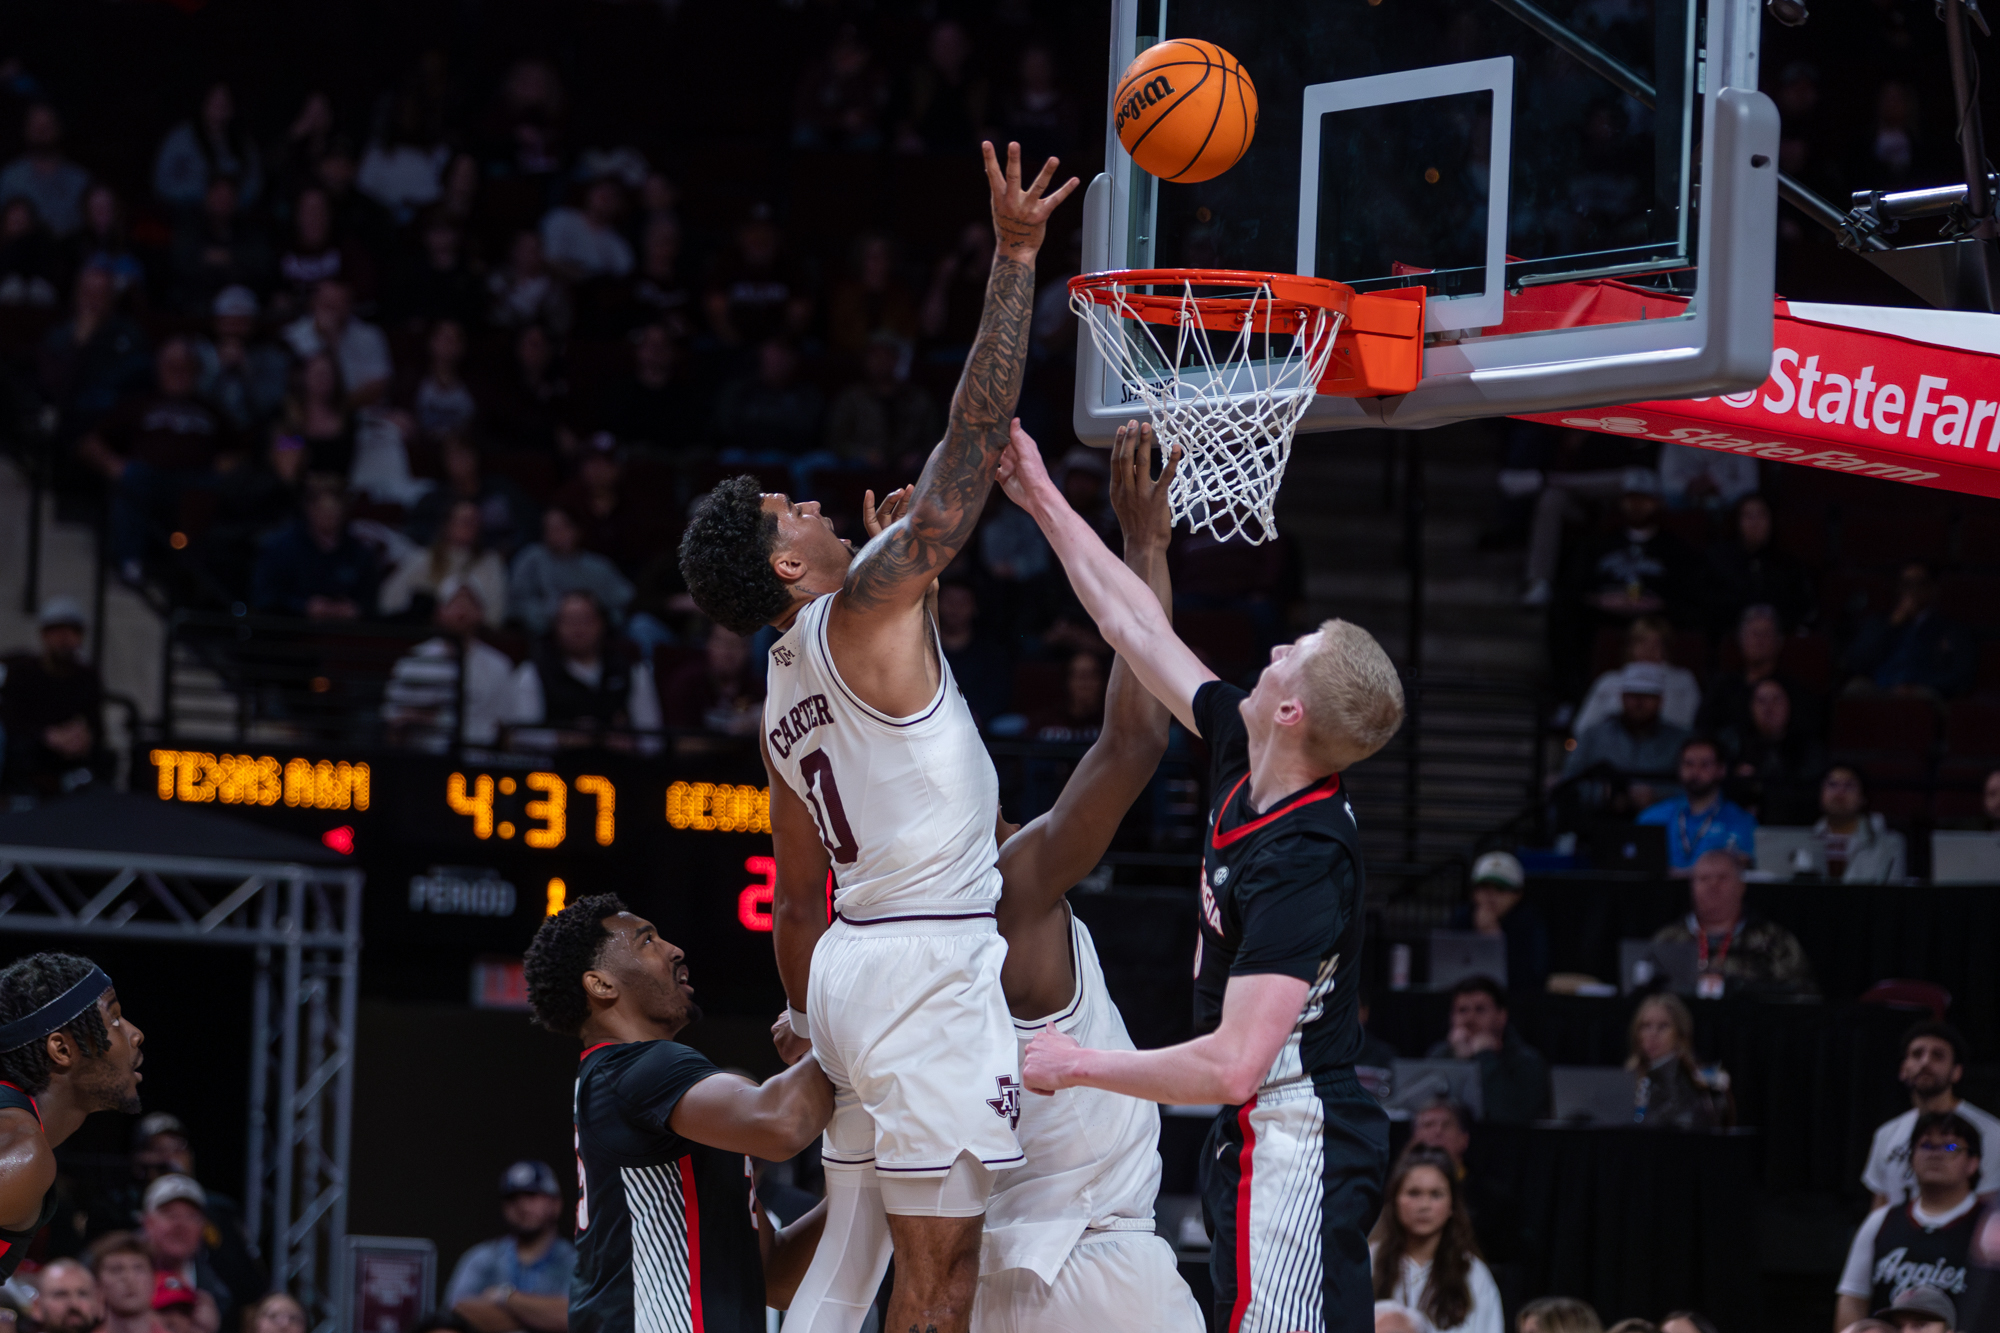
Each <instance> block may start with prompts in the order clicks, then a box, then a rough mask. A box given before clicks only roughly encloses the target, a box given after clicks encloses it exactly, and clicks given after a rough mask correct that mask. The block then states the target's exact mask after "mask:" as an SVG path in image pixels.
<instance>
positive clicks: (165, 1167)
mask: <svg viewBox="0 0 2000 1333" xmlns="http://www.w3.org/2000/svg"><path fill="white" fill-rule="evenodd" d="M129 1161H130V1162H131V1165H132V1176H131V1181H130V1183H129V1185H128V1186H127V1187H126V1188H124V1189H121V1190H118V1191H116V1192H114V1193H113V1194H112V1195H110V1196H109V1197H107V1198H106V1199H105V1200H104V1201H103V1202H104V1206H103V1207H101V1208H100V1207H98V1206H96V1205H93V1212H99V1213H101V1214H102V1215H103V1216H106V1217H111V1216H116V1217H117V1218H118V1220H119V1221H120V1222H123V1221H126V1220H129V1219H130V1218H133V1217H137V1216H139V1215H140V1213H141V1212H142V1211H143V1209H144V1202H145V1195H146V1191H147V1190H148V1189H150V1188H151V1187H152V1184H153V1182H154V1181H156V1180H158V1179H160V1178H161V1177H162V1176H169V1175H181V1176H188V1177H190V1178H196V1177H195V1159H194V1148H193V1145H192V1144H191V1143H190V1141H189V1139H188V1131H187V1126H186V1125H184V1124H182V1123H181V1120H180V1118H179V1117H178V1116H175V1115H172V1114H170V1113H168V1112H165V1111H154V1112H152V1113H151V1114H148V1115H145V1116H142V1117H140V1119H139V1123H138V1124H136V1125H134V1126H133V1127H132V1151H131V1155H130V1157H129ZM202 1193H203V1201H202V1214H203V1216H204V1217H205V1218H206V1219H207V1224H206V1226H205V1227H204V1228H203V1231H202V1235H203V1242H204V1244H206V1245H207V1247H208V1249H207V1254H208V1257H209V1260H210V1262H211V1264H212V1265H213V1267H214V1268H215V1271H216V1273H217V1275H218V1276H220V1277H221V1279H222V1282H223V1284H224V1285H225V1286H227V1287H228V1288H229V1290H230V1291H231V1292H233V1293H234V1294H235V1295H236V1296H237V1297H238V1298H239V1299H242V1300H247V1299H249V1298H250V1297H252V1296H253V1295H255V1293H257V1292H259V1291H262V1290H264V1289H265V1287H266V1286H268V1285H269V1283H268V1279H267V1277H266V1275H265V1273H264V1271H263V1269H262V1267H261V1266H260V1265H259V1264H258V1262H257V1260H256V1257H255V1256H254V1254H253V1253H252V1252H251V1247H250V1242H249V1239H248V1236H247V1235H246V1233H245V1231H244V1226H243V1210H242V1209H241V1207H239V1206H238V1205H237V1203H236V1201H235V1200H233V1199H230V1198H228V1197H227V1196H225V1195H221V1194H217V1193H216V1192H215V1191H214V1190H211V1189H206V1188H204V1189H203V1191H202Z"/></svg>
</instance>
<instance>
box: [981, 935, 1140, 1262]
mask: <svg viewBox="0 0 2000 1333" xmlns="http://www.w3.org/2000/svg"><path fill="white" fill-rule="evenodd" d="M1069 939H1070V963H1071V967H1072V968H1073V969H1074V971H1075V973H1076V993H1075V994H1074V995H1073V996H1072V997H1071V999H1070V1002H1069V1004H1068V1005H1067V1006H1065V1007H1064V1009H1063V1010H1062V1012H1061V1013H1058V1014H1051V1015H1050V1016H1049V1017H1047V1018H1038V1019H1036V1020H1034V1021H1033V1022H1028V1021H1025V1020H1022V1019H1018V1018H1017V1019H1015V1020H1014V1033H1015V1035H1016V1036H1017V1037H1018V1038H1019V1040H1020V1044H1021V1049H1023V1050H1026V1049H1027V1046H1028V1043H1029V1042H1030V1041H1032V1040H1034V1037H1035V1034H1036V1033H1038V1032H1040V1031H1041V1030H1042V1029H1043V1028H1044V1027H1046V1026H1047V1025H1048V1024H1050V1023H1054V1024H1055V1025H1056V1028H1057V1030H1058V1031H1061V1032H1065V1033H1068V1034H1069V1035H1070V1036H1072V1037H1074V1038H1076V1040H1077V1042H1078V1043H1079V1044H1080V1045H1083V1046H1087V1047H1090V1048H1091V1049H1093V1050H1100V1051H1104V1050H1109V1051H1129V1050H1132V1049H1134V1047H1133V1045H1132V1037H1131V1035H1130V1034H1129V1033H1127V1032H1126V1031H1125V1020H1124V1018H1123V1017H1122V1016H1121V1015H1120V1014H1119V1012H1118V1006H1117V1005H1115V1004H1113V1003H1112V1002H1111V992H1110V991H1109V990H1108V989H1106V988H1105V985H1104V970H1103V968H1102V967H1100V966H1099V965H1098V961H1097V946H1096V945H1095V944H1093V943H1092V942H1091V938H1090V931H1089V929H1088V928H1087V927H1086V926H1085V925H1084V924H1083V922H1081V921H1079V920H1077V918H1076V914H1075V913H1071V914H1070V919H1069ZM1014 1134H1015V1137H1017V1138H1019V1139H1020V1140H1021V1151H1022V1152H1024V1153H1026V1154H1027V1155H1028V1164H1027V1165H1026V1166H1022V1167H1018V1168H1016V1169H1015V1170H1012V1171H1006V1172H1003V1173H1001V1175H1000V1176H999V1177H998V1178H997V1179H996V1180H995V1182H994V1187H993V1195H992V1198H991V1199H989V1200H988V1202H987V1205H986V1238H985V1240H984V1242H983V1243H982V1246H981V1250H980V1257H979V1271H980V1274H981V1275H982V1276H983V1275H985V1274H988V1273H998V1272H1002V1271H1004V1270H1006V1269H1009V1268H1026V1269H1030V1270H1032V1271H1033V1272H1035V1273H1036V1274H1038V1275H1039V1276H1040V1277H1041V1279H1042V1281H1044V1282H1048V1283H1053V1282H1054V1281H1055V1280H1056V1274H1057V1273H1058V1272H1059V1271H1060V1270H1061V1269H1062V1266H1063V1261H1064V1260H1065V1259H1067V1258H1068V1257H1069V1252H1070V1249H1071V1248H1072V1247H1073V1246H1074V1245H1075V1244H1076V1242H1077V1241H1078V1240H1079V1239H1080V1238H1081V1237H1082V1236H1083V1233H1084V1232H1085V1231H1086V1230H1092V1229H1095V1230H1112V1231H1143V1232H1151V1231H1152V1230H1153V1201H1154V1200H1155V1199H1156V1198H1158V1197H1159V1193H1160V1108H1159V1107H1158V1106H1156V1105H1154V1104H1153V1103H1152V1102H1148V1101H1141V1100H1140V1099H1138V1098H1137V1097H1127V1096H1125V1095H1124V1094H1122V1093H1116V1092H1105V1091H1103V1090H1102V1089H1099V1088H1065V1089H1063V1090H1062V1091H1061V1092H1058V1093H1056V1094H1055V1095H1054V1096H1052V1097H1043V1096H1040V1095H1038V1094H1036V1093H1031V1092H1030V1093H1023V1094H1022V1096H1021V1122H1020V1124H1018V1125H1016V1126H1015V1128H1014Z"/></svg>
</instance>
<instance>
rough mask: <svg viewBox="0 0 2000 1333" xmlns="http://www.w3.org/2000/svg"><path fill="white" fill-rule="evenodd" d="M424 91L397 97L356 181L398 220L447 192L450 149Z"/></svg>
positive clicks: (364, 157) (363, 158)
mask: <svg viewBox="0 0 2000 1333" xmlns="http://www.w3.org/2000/svg"><path fill="white" fill-rule="evenodd" d="M429 121H430V117H429V116H428V115H427V114H426V111H425V108H424V105H423V101H422V99H421V97H420V95H418V94H415V93H409V92H406V93H405V94H403V95H402V96H401V97H398V98H397V99H396V102H395V108H394V110H393V111H392V112H391V113H390V116H389V119H388V121H387V122H386V123H385V124H384V125H383V126H382V131H381V133H380V134H378V135H376V136H375V137H374V138H373V139H371V140H369V142H368V148H367V150H366V151H365V152H363V153H362V154H361V166H360V169H359V170H358V171H357V172H356V173H355V176H354V185H355V188H356V189H358V190H360V191H361V193H363V194H365V195H367V196H368V197H369V198H371V199H373V200H374V201H375V202H376V203H378V204H380V205H381V206H382V207H383V208H385V209H387V210H388V212H389V215H390V216H391V217H393V218H394V219H395V220H396V221H397V222H399V223H402V222H408V221H409V220H410V218H412V217H414V216H415V215H416V213H417V211H418V210H419V209H421V208H423V207H425V206H426V205H428V204H432V203H435V202H436V201H437V198H438V196H439V195H441V194H442V193H444V168H445V164H446V163H447V162H449V161H451V149H450V147H449V146H447V145H445V144H443V143H440V142H439V141H438V135H437V133H436V131H435V127H434V126H433V125H432V124H430V123H429Z"/></svg>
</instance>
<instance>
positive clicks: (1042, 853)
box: [779, 468, 1205, 1333]
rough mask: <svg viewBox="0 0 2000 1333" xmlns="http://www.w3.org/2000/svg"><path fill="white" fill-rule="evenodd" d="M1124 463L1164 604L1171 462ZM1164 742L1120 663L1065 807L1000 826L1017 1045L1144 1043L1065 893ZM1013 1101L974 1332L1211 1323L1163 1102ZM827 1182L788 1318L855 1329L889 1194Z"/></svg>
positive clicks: (1124, 492) (1135, 565)
mask: <svg viewBox="0 0 2000 1333" xmlns="http://www.w3.org/2000/svg"><path fill="white" fill-rule="evenodd" d="M1113 475H1114V481H1113V485H1112V494H1111V499H1112V505H1113V507H1114V509H1116V511H1117V513H1118V519H1119V524H1120V526H1121V527H1122V528H1123V529H1124V533H1125V560H1126V563H1127V564H1128V565H1129V566H1130V567H1131V568H1132V569H1133V571H1134V572H1135V573H1137V574H1138V575H1139V576H1140V577H1141V578H1142V579H1145V580H1146V581H1147V582H1148V584H1149V585H1150V586H1151V588H1152V590H1153V592H1154V594H1155V595H1156V597H1157V598H1158V599H1159V601H1160V604H1161V605H1162V607H1170V606H1171V604H1172V600H1171V593H1170V589H1169V587H1168V582H1167V564H1166V548H1167V542H1168V539H1169V538H1170V537H1171V536H1172V528H1171V525H1170V521H1169V518H1168V512H1167V503H1166V497H1167V487H1168V484H1169V483H1170V481H1171V473H1163V474H1162V475H1161V476H1160V477H1159V478H1158V480H1157V481H1155V480H1153V479H1152V478H1151V477H1150V476H1143V477H1142V476H1140V475H1138V474H1137V473H1136V472H1135V471H1134V470H1132V469H1125V468H1114V472H1113ZM1166 744H1167V710H1166V709H1165V708H1164V707H1163V706H1162V705H1161V704H1160V703H1159V702H1158V701H1156V700H1155V699H1153V697H1152V696H1151V695H1149V694H1148V693H1147V692H1146V690H1145V689H1144V688H1143V687H1142V686H1140V685H1139V684H1138V682H1137V681H1136V680H1135V679H1134V678H1133V676H1132V674H1131V672H1130V670H1129V669H1128V668H1126V666H1125V665H1124V664H1123V663H1122V662H1120V663H1116V664H1114V666H1113V668H1112V671H1111V679H1110V684H1109V687H1108V689H1107V690H1106V694H1105V708H1104V729H1103V732H1102V733H1101V734H1100V735H1099V736H1098V738H1097V740H1096V742H1095V743H1094V744H1093V745H1092V746H1091V747H1090V750H1089V752H1088V753H1086V754H1085V755H1084V757H1083V759H1082V760H1081V762H1079V763H1078V765H1077V767H1076V770H1075V772H1074V773H1072V774H1071V776H1070V778H1069V781H1068V782H1067V783H1066V784H1065V786H1064V788H1063V791H1062V794H1061V795H1060V796H1059V797H1058V798H1057V800H1056V804H1055V806H1054V808H1053V809H1051V810H1050V811H1049V812H1048V813H1046V814H1044V815H1041V816H1039V817H1038V818H1036V819H1034V820H1032V821H1031V822H1029V823H1028V824H1027V825H1026V826H1025V827H1021V828H1018V829H1017V828H1016V827H1015V826H1013V825H1011V824H1008V823H1006V822H1004V821H1002V822H1001V824H1000V827H999V830H998V836H999V838H1000V840H1001V845H1000V858H999V864H1000V872H1001V875H1002V879H1003V885H1004V887H1003V892H1002V895H1001V898H1000V904H999V925H1000V932H1001V935H1002V936H1003V937H1004V938H1005V939H1006V941H1007V946H1008V948H1007V957H1006V963H1005V965H1004V967H1003V969H1002V974H1001V980H1002V985H1003V987H1004V989H1005V992H1006V997H1007V1007H1008V1009H1009V1011H1010V1012H1011V1013H1012V1015H1013V1024H1012V1026H1013V1030H1014V1033H1015V1037H1016V1040H1017V1041H1018V1042H1019V1044H1020V1045H1021V1046H1026V1045H1027V1043H1028V1042H1029V1041H1030V1040H1031V1039H1032V1038H1033V1037H1034V1036H1035V1034H1036V1033H1038V1032H1040V1031H1041V1030H1042V1029H1043V1028H1045V1027H1048V1026H1054V1027H1055V1028H1056V1029H1057V1030H1058V1031H1061V1032H1064V1033H1066V1034H1068V1035H1069V1036H1071V1037H1072V1038H1074V1039H1075V1040H1076V1041H1078V1042H1080V1043H1082V1044H1084V1045H1087V1046H1093V1047H1103V1048H1109V1049H1117V1050H1131V1049H1132V1039H1131V1037H1130V1035H1129V1034H1128V1033H1127V1032H1126V1030H1125V1023H1124V1020H1123V1019H1122V1018H1121V1017H1120V1016H1119V1013H1118V1009H1117V1007H1116V1006H1115V1005H1114V1004H1113V1003H1112V1001H1111V995H1110V992H1109V991H1108V990H1107V989H1106V987H1105V984H1104V973H1103V969H1102V968H1101V967H1100V966H1099V965H1098V960H1097V950H1096V946H1095V945H1094V944H1093V943H1092V941H1091V937H1090V931H1089V930H1088V928H1086V927H1085V926H1084V924H1083V922H1082V921H1080V920H1078V919H1076V918H1075V917H1074V916H1073V915H1072V914H1071V912H1070V910H1069V906H1068V903H1067V901H1066V898H1065V895H1066V892H1067V890H1068V889H1069V887H1070V886H1071V885H1073V884H1075V883H1076V882H1077V881H1078V880H1079V879H1081V878H1082V877H1083V876H1084V875H1085V874H1087V873H1089V872H1090V871H1091V870H1092V869H1093V868H1095V867H1096V866H1097V865H1098V864H1099V862H1100V861H1101V860H1102V859H1103V856H1104V851H1105V848H1106V847H1108V846H1109V845H1110V842H1111V839H1112V837H1113V836H1114V835H1115V834H1116V833H1117V831H1118V825H1119V823H1120V821H1121V820H1122V819H1123V818H1124V816H1125V813H1126V811H1127V809H1128V808H1129V807H1130V806H1131V804H1132V802H1133V801H1134V800H1135V799H1136V798H1137V797H1138V796H1139V795H1140V794H1141V793H1142V792H1143V791H1144V790H1145V788H1146V785H1147V783H1148V781H1149V780H1150V779H1151V778H1152V776H1153V773H1154V771H1155V769H1156V768H1157V767H1158V765H1159V761H1160V756H1161V754H1162V753H1163V752H1164V751H1165V749H1166ZM822 857H824V853H822ZM821 864H822V867H823V865H824V860H822V863H821ZM820 873H823V869H822V870H821V872H820ZM784 1023H785V1020H782V1019H781V1020H780V1024H779V1026H780V1028H781V1029H782V1028H783V1026H784ZM1004 1104H1005V1103H1004V1101H1003V1105H1004ZM1019 1114H1020V1123H1019V1126H1018V1130H1017V1133H1018V1135H1019V1138H1020V1142H1021V1147H1022V1149H1023V1151H1024V1152H1025V1153H1026V1155H1027V1161H1026V1163H1025V1164H1024V1165H1022V1166H1020V1167H1018V1168H1016V1169H1014V1170H1010V1171H1007V1172H1005V1173H1003V1174H1001V1175H1000V1177H999V1179H998V1182H997V1184H996V1186H995V1189H994V1192H993V1196H992V1198H991V1199H990V1200H989V1201H988V1205H987V1211H986V1235H985V1241H984V1245H983V1249H982V1253H981V1258H980V1280H979V1295H978V1300H977V1303H976V1305H975V1308H974V1312H973V1324H972V1326H973V1328H974V1330H976V1333H1030V1331H1031V1330H1032V1331H1033V1333H1052V1331H1057V1330H1077V1331H1078V1333H1083V1331H1085V1330H1088V1331H1089V1333H1101V1331H1102V1330H1107V1329H1117V1328H1133V1329H1145V1330H1147V1331H1148V1333H1201V1330H1202V1329H1203V1328H1204V1327H1205V1321H1204V1319H1203V1317H1202V1312H1201V1307H1200V1305H1199V1304H1198V1303H1197V1302H1196V1301H1195V1299H1194V1296H1193V1294H1192V1293H1191V1292H1190V1291H1189V1290H1188V1287H1187V1284H1186V1283H1185V1282H1183V1281H1182V1280H1181V1277H1180V1274H1179V1272H1178V1271H1177V1269H1176V1267H1175V1262H1174V1253H1173V1248H1172V1246H1170V1245H1168V1244H1167V1242H1166V1241H1165V1240H1163V1239H1161V1238H1160V1237H1159V1236H1158V1235H1156V1234H1154V1224H1153V1203H1154V1199H1155V1197H1156V1196H1157V1195H1158V1193H1159V1188H1160V1155H1159V1137H1160V1115H1159V1108H1158V1107H1157V1106H1155V1105H1154V1104H1153V1103H1151V1102H1145V1101H1140V1100H1138V1099H1136V1098H1132V1097H1125V1096H1120V1095H1119V1094H1117V1093H1111V1092H1103V1091H1100V1090H1098V1089H1094V1088H1071V1089H1067V1090H1065V1091H1063V1092H1059V1093H1057V1094H1055V1095H1054V1096H1028V1097H1025V1098H1021V1099H1020V1100H1019ZM827 1179H828V1182H829V1205H830V1206H833V1207H836V1208H840V1207H841V1205H842V1204H843V1203H844V1204H845V1207H844V1208H841V1211H838V1212H837V1213H836V1214H835V1216H834V1217H833V1218H832V1219H831V1220H830V1221H829V1224H828V1226H827V1227H826V1229H825V1232H824V1234H823V1237H822V1239H821V1241H820V1249H819V1252H818V1253H817V1254H816V1255H815V1256H814V1261H813V1265H812V1270H811V1272H809V1273H808V1274H807V1276H806V1279H805V1281H804V1283H803V1284H802V1285H801V1286H800V1289H799V1293H798V1295H797V1297H796V1298H795V1299H794V1300H793V1303H792V1306H791V1309H790V1311H789V1313H788V1314H787V1316H786V1319H787V1328H788V1329H789V1328H792V1327H794V1326H796V1327H799V1328H803V1329H805V1330H808V1333H853V1330H854V1329H856V1328H858V1327H859V1326H860V1324H861V1321H862V1318H863V1316H864V1315H865V1314H866V1312H867V1309H868V1306H869V1304H870V1302H872V1301H873V1299H874V1296H875V1290H876V1286H877V1284H879V1283H880V1281H881V1279H882V1272H883V1269H884V1267H885V1266H886V1265H887V1262H888V1250H889V1246H888V1234H887V1229H886V1225H885V1219H884V1218H883V1216H882V1212H881V1204H880V1195H879V1193H878V1192H875V1191H869V1190H849V1191H845V1192H841V1191H836V1190H834V1189H833V1188H832V1186H833V1183H834V1182H836V1181H837V1180H840V1179H841V1176H840V1175H839V1174H838V1173H837V1172H836V1171H834V1170H829V1172H828V1177H827ZM892 1326H893V1325H892Z"/></svg>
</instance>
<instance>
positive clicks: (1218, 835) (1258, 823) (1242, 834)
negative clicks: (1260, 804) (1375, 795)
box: [1209, 773, 1340, 847]
mask: <svg viewBox="0 0 2000 1333" xmlns="http://www.w3.org/2000/svg"><path fill="white" fill-rule="evenodd" d="M1249 780H1250V775H1249V774H1248V773H1245V774H1244V775H1243V776H1242V777H1240V778H1238V779H1236V785H1235V786H1234V787H1231V788H1230V789H1229V798H1228V800H1225V801H1223V803H1222V809H1221V810H1220V811H1218V812H1217V814H1216V816H1215V831H1214V832H1213V833H1212V834H1210V835H1209V842H1210V844H1211V845H1213V846H1216V847H1227V846H1228V845H1229V844H1230V843H1232V842H1236V841H1237V840H1239V839H1242V838H1247V837H1249V836H1250V835H1251V834H1252V833H1255V832H1256V831H1257V830H1258V829H1260V828H1263V827H1264V825H1266V824H1268V823H1270V822H1271V821H1272V820H1274V819H1276V818H1278V817H1279V816H1280V815H1289V814H1290V813H1292V811H1294V810H1296V809H1298V808H1299V807H1300V806H1302V805H1311V804H1312V803H1313V802H1314V801H1325V800H1331V799H1332V798H1333V797H1335V796H1337V795H1339V794H1340V774H1338V773H1335V774H1333V775H1332V776H1330V777H1328V778H1326V779H1324V781H1326V782H1329V783H1331V784H1333V785H1331V786H1329V787H1327V788H1326V789H1325V790H1323V791H1322V790H1320V789H1318V788H1315V789H1314V790H1312V791H1309V792H1307V793H1306V794H1305V795H1304V796H1301V797H1299V798H1298V799H1297V800H1295V801H1287V802H1286V803H1285V804H1283V805H1281V806H1279V807H1278V808H1277V809H1276V810H1273V811H1272V812H1271V813H1270V814H1268V815H1264V816H1262V817H1261V818H1258V819H1253V820H1251V821H1250V822H1249V823H1247V824H1242V825H1239V826H1237V827H1236V828H1233V829H1231V830H1229V832H1227V833H1224V832H1223V831H1222V816H1223V815H1224V814H1226V813H1228V811H1229V803H1230V801H1234V800H1235V799H1236V793H1237V792H1239V791H1242V790H1243V784H1244V783H1246V782H1248V781H1249Z"/></svg>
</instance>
